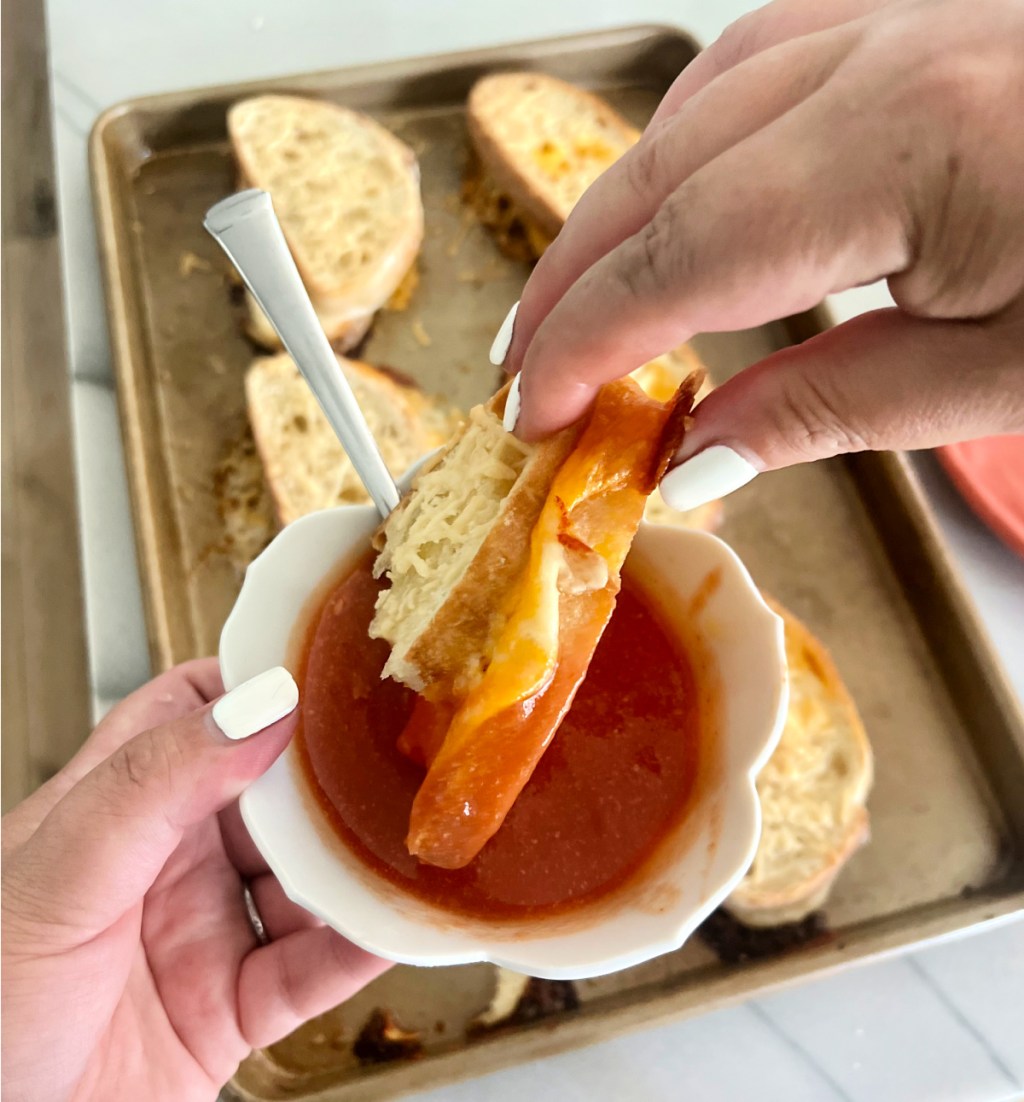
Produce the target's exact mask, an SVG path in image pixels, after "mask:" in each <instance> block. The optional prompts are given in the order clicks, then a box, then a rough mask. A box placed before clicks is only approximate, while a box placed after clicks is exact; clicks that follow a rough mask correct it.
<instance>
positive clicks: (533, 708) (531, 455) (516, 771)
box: [370, 378, 698, 868]
mask: <svg viewBox="0 0 1024 1102" xmlns="http://www.w3.org/2000/svg"><path fill="white" fill-rule="evenodd" d="M697 385H698V380H697V379H695V378H694V379H690V380H687V383H686V384H684V386H683V387H681V388H680V391H679V393H678V394H677V395H675V396H674V397H673V398H672V400H670V401H669V402H659V401H657V400H656V399H653V398H651V397H649V396H648V395H646V394H645V393H644V392H643V390H642V389H641V388H640V387H639V386H638V385H637V384H636V383H635V382H634V381H633V380H631V379H623V380H619V381H618V382H615V383H609V384H607V385H606V386H604V387H602V388H601V390H600V391H599V393H598V397H597V400H596V402H595V404H594V407H593V409H592V411H591V412H590V414H589V415H588V416H587V417H586V418H585V419H584V421H583V422H582V423H581V424H580V425H577V426H574V427H573V428H571V429H567V430H564V431H563V432H562V433H560V434H558V435H557V436H556V437H553V438H551V439H550V440H547V441H544V442H543V443H541V444H539V445H527V444H523V443H521V442H520V441H518V440H516V439H515V438H513V437H512V436H511V435H510V434H508V433H505V432H504V430H503V429H502V428H501V425H500V415H501V413H502V411H503V408H504V399H505V395H506V393H507V388H506V390H505V391H503V392H502V393H501V394H499V395H498V396H497V398H496V400H494V401H493V402H492V403H490V404H489V405H488V406H487V407H482V408H480V409H478V410H477V411H474V413H473V414H472V415H471V418H470V422H469V425H468V426H467V428H466V430H465V431H464V432H463V433H462V434H461V435H460V436H459V437H458V438H456V440H455V441H454V442H453V443H452V445H450V446H449V448H448V449H447V450H446V451H445V452H444V453H443V455H442V456H441V457H440V458H439V460H438V461H437V463H436V464H435V465H434V466H433V467H432V468H431V469H430V470H428V471H425V472H423V474H421V476H420V477H419V478H418V479H417V481H416V483H415V484H414V487H413V490H412V492H411V493H410V494H409V496H408V497H407V498H406V499H405V501H404V502H403V503H402V504H401V505H400V506H399V508H398V509H397V510H396V511H395V513H393V514H392V516H391V517H389V518H388V520H387V521H386V522H385V524H384V525H383V528H382V530H381V533H380V538H379V541H378V542H379V545H380V547H381V549H382V550H381V555H380V557H379V559H378V567H379V569H378V573H379V574H386V575H387V577H388V579H389V581H390V582H391V587H390V588H389V589H385V590H383V591H382V593H381V595H380V598H379V601H378V607H377V615H376V616H375V618H374V621H373V623H372V624H371V627H370V634H371V635H373V636H376V637H381V638H385V639H387V640H388V641H389V642H390V643H391V644H392V648H393V655H394V653H395V652H397V654H398V660H397V661H396V662H394V663H391V664H389V665H390V668H389V669H386V672H387V673H390V675H391V676H397V677H398V678H399V679H402V680H405V683H406V684H412V685H413V686H414V687H417V688H418V689H419V691H420V693H421V697H420V705H419V706H418V707H417V708H416V709H415V710H414V712H413V717H412V720H411V721H410V729H407V731H406V733H404V734H403V736H402V741H401V743H400V745H402V746H403V749H406V751H407V752H409V753H411V754H412V756H415V757H416V758H418V760H420V761H421V762H423V763H424V764H426V765H427V767H428V768H427V775H426V777H425V778H424V781H423V783H422V785H421V787H420V790H419V792H418V793H417V796H416V799H415V801H414V803H413V808H412V813H411V817H410V825H409V836H408V839H407V844H408V847H409V850H410V852H411V853H413V854H415V855H416V856H418V857H420V858H421V859H422V860H424V861H427V862H428V863H430V864H434V865H439V866H441V867H444V868H459V867H461V866H463V865H465V864H467V863H468V862H469V861H470V860H472V858H473V857H474V856H475V855H476V854H477V853H478V852H479V851H480V849H481V848H482V847H483V845H484V844H485V843H486V842H487V840H488V839H489V838H490V837H492V836H493V834H494V833H495V832H496V831H497V830H498V828H499V827H500V826H501V823H502V822H503V821H504V818H505V815H506V814H507V813H508V811H509V809H510V808H511V806H512V804H513V802H514V801H515V799H516V797H517V796H518V794H519V792H520V791H521V790H522V788H523V786H524V785H525V784H526V782H527V780H528V779H529V777H530V775H531V774H532V772H533V769H534V768H535V766H536V764H537V762H538V761H539V760H540V757H541V755H542V754H543V753H544V750H545V749H546V747H547V746H548V745H549V743H550V741H551V738H552V737H553V735H554V733H555V731H556V729H557V727H558V724H559V723H560V722H561V719H562V717H563V716H564V714H565V712H566V711H567V710H568V708H569V706H570V704H571V702H572V699H573V696H574V694H575V692H576V689H577V687H578V686H579V684H580V683H581V682H582V680H583V677H584V676H585V674H586V670H587V667H588V665H589V663H590V659H591V657H592V655H593V652H594V649H595V648H596V646H597V643H598V641H599V640H600V637H601V634H602V632H603V630H604V627H605V625H606V624H607V622H608V619H609V618H610V616H611V614H612V611H613V609H614V607H615V597H616V594H617V593H618V590H619V585H620V570H621V567H622V563H623V561H624V560H625V557H626V554H627V552H628V550H629V546H630V544H631V542H632V539H633V536H634V535H635V533H636V529H637V527H638V526H639V523H640V520H641V518H642V515H643V508H644V504H645V502H646V500H647V496H648V495H649V494H650V492H651V490H652V489H653V488H654V486H655V485H656V484H657V481H658V479H659V478H660V476H661V473H662V472H663V471H664V468H665V465H666V464H667V462H668V459H669V457H670V456H671V455H672V453H673V452H674V451H675V449H676V447H677V446H678V444H679V441H680V440H681V438H682V432H683V427H684V424H685V418H686V417H687V415H688V413H689V410H690V408H691V406H692V402H693V397H694V394H695V392H696V389H697ZM479 498H484V499H485V500H483V501H481V500H478V499H479ZM454 533H459V534H461V535H464V536H465V537H466V538H465V540H461V539H459V538H458V537H457V536H455V535H454ZM450 594H451V595H454V599H452V600H451V601H450V599H449V595H450ZM467 610H468V611H467ZM424 655H428V656H429V661H425V660H424ZM410 656H413V660H412V661H410Z"/></svg>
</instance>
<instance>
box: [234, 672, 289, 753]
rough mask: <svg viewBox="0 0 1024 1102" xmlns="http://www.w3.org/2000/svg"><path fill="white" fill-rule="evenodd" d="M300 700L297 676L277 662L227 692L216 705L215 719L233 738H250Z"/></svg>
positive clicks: (282, 717) (281, 717)
mask: <svg viewBox="0 0 1024 1102" xmlns="http://www.w3.org/2000/svg"><path fill="white" fill-rule="evenodd" d="M298 702H299V688H298V686H297V685H296V684H295V679H294V678H293V677H292V675H291V674H290V673H289V672H288V671H287V670H286V669H285V668H284V666H274V667H273V668H272V669H269V670H266V671H265V672H264V673H259V674H257V675H256V676H255V677H252V678H250V679H249V680H248V681H243V682H242V684H241V685H239V686H238V688H237V689H232V690H231V692H229V693H225V694H224V695H223V696H222V697H221V698H220V700H218V701H217V703H216V704H214V706H213V722H214V723H216V724H217V726H218V727H219V728H220V729H221V730H222V731H223V732H224V734H225V735H227V737H228V738H230V739H243V738H248V737H249V736H250V735H255V734H256V733H257V732H258V731H262V730H264V729H265V728H267V727H269V726H270V725H271V724H272V723H276V722H277V721H278V720H279V719H284V717H285V716H286V715H289V714H290V713H291V712H293V711H294V710H295V705H296V704H298Z"/></svg>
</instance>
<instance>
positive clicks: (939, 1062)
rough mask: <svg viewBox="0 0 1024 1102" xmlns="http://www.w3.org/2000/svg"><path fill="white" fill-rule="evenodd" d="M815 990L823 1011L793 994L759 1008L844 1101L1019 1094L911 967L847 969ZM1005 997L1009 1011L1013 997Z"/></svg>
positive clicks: (934, 1100)
mask: <svg viewBox="0 0 1024 1102" xmlns="http://www.w3.org/2000/svg"><path fill="white" fill-rule="evenodd" d="M822 988H827V1012H826V1013H823V1010H824V1007H823V1006H822V1004H821V1001H820V1000H815V999H812V998H808V997H807V996H808V994H809V992H807V991H805V990H800V989H796V990H794V991H784V992H781V993H780V994H778V995H773V996H769V997H767V998H765V999H762V1000H760V1002H759V1004H758V1005H759V1006H760V1008H761V1009H762V1010H763V1012H764V1014H765V1015H766V1017H767V1018H768V1019H769V1020H770V1021H772V1022H773V1023H774V1024H775V1025H776V1026H777V1027H778V1029H779V1030H780V1032H781V1033H782V1035H783V1036H785V1037H787V1038H788V1039H790V1040H791V1041H792V1042H793V1043H794V1044H796V1045H797V1046H798V1047H799V1048H800V1050H801V1051H803V1052H805V1053H808V1054H813V1056H814V1058H815V1060H816V1062H817V1063H818V1065H819V1067H820V1068H821V1069H822V1070H823V1072H824V1073H825V1074H827V1075H828V1076H829V1078H830V1079H831V1080H832V1081H833V1082H834V1083H836V1084H838V1085H839V1086H840V1087H841V1089H842V1091H843V1097H845V1098H848V1099H850V1102H875V1100H876V1099H879V1098H893V1099H900V1100H901V1102H941V1100H947V1099H948V1100H953V1099H971V1098H977V1099H983V1098H1000V1097H1003V1096H1005V1095H1006V1094H1007V1093H1008V1092H1009V1091H1011V1090H1014V1089H1020V1083H1019V1081H1017V1079H1016V1077H1015V1076H1014V1075H1013V1073H1012V1072H1011V1071H1010V1070H1009V1069H1008V1068H1007V1067H1006V1065H1005V1064H1004V1063H1003V1061H1002V1060H1001V1059H1000V1058H999V1056H998V1055H997V1054H996V1053H995V1052H994V1051H993V1050H992V1049H991V1048H990V1046H989V1045H988V1044H987V1042H986V1041H985V1040H984V1039H983V1038H981V1037H979V1036H978V1035H977V1034H976V1033H975V1032H974V1031H973V1030H971V1029H970V1028H969V1027H968V1026H967V1025H966V1023H965V1022H964V1020H963V1019H962V1017H961V1016H960V1015H958V1014H957V1013H956V1012H955V1010H954V1009H952V1008H951V1006H950V1005H949V1004H947V1003H946V1002H945V1001H944V1000H942V999H940V998H937V997H936V993H935V991H934V990H933V989H932V986H931V985H930V984H929V983H927V982H925V980H924V979H923V978H922V976H921V974H920V973H919V971H918V969H917V968H916V967H915V966H914V965H913V964H912V963H911V962H910V961H908V960H891V961H886V962H884V963H881V964H877V965H874V966H873V967H870V968H864V969H862V968H857V969H853V970H851V971H848V972H845V973H843V974H841V975H837V976H833V977H831V978H830V979H828V980H827V981H825V983H823V984H822ZM822 988H819V989H818V991H819V993H820V994H824V991H822ZM1005 994H1007V995H1010V996H1011V1000H1010V1002H1011V1005H1012V992H1005ZM954 995H955V992H954ZM1004 1005H1005V1004H1004ZM1007 1009H1009V1007H1007Z"/></svg>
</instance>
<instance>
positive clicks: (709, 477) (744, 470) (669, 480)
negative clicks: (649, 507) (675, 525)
mask: <svg viewBox="0 0 1024 1102" xmlns="http://www.w3.org/2000/svg"><path fill="white" fill-rule="evenodd" d="M756 474H757V468H756V467H755V466H754V465H753V464H752V463H748V462H747V461H746V460H745V459H744V458H743V456H742V455H739V454H738V453H737V452H734V451H733V450H732V448H727V447H725V445H724V444H716V445H714V447H711V448H705V449H704V450H703V451H701V452H697V454H696V455H694V456H691V457H690V458H689V459H687V460H686V462H685V463H680V464H679V466H678V467H673V468H672V470H670V471H669V472H668V474H667V475H665V477H664V478H663V479H662V480H661V496H662V497H663V498H664V499H665V502H666V504H668V505H670V506H671V507H672V508H673V509H678V510H679V511H680V512H685V511H686V510H687V509H696V508H697V507H698V506H699V505H706V504H707V503H708V502H709V501H714V500H715V499H716V498H720V497H725V495H726V494H731V493H732V492H733V490H738V489H739V488H740V487H741V486H746V484H747V483H748V482H749V481H750V480H751V479H752V478H753V477H754V475H756Z"/></svg>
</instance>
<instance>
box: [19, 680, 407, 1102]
mask: <svg viewBox="0 0 1024 1102" xmlns="http://www.w3.org/2000/svg"><path fill="white" fill-rule="evenodd" d="M223 691H224V689H223V685H222V684H221V680H220V674H219V672H218V667H217V663H216V661H215V660H214V659H203V660H200V661H196V662H189V663H186V664H185V665H182V666H179V667H177V668H176V669H174V670H171V671H170V672H168V673H165V674H163V675H162V676H161V677H158V678H156V679H155V680H154V681H152V682H150V683H149V684H148V685H146V686H144V687H143V688H141V689H139V690H138V692H136V693H134V694H133V695H132V696H130V697H128V698H127V699H126V700H125V701H124V702H123V703H121V704H120V705H119V706H118V707H117V708H115V709H114V710H113V711H112V712H111V713H110V715H108V716H107V718H106V719H104V720H103V722H102V723H101V724H100V725H99V727H97V729H96V730H95V731H94V732H93V734H92V736H91V737H90V738H89V740H88V741H87V742H86V743H85V745H84V746H83V747H82V749H81V750H80V751H79V753H78V754H77V755H76V756H75V757H74V759H73V760H72V761H71V762H70V763H69V764H68V766H67V767H66V768H64V769H63V770H61V772H60V773H58V774H57V775H56V776H55V777H53V778H52V779H51V780H50V781H49V782H48V783H47V784H45V785H44V786H43V787H42V788H40V789H39V790H38V791H37V792H36V793H34V794H33V795H32V796H31V797H30V798H29V799H28V800H26V801H25V802H24V803H23V804H21V805H20V806H19V807H17V808H16V809H15V810H14V811H12V812H10V814H8V815H7V816H6V817H5V818H4V822H3V1020H4V1029H3V1084H4V1095H5V1097H10V1098H11V1099H12V1100H13V1099H18V1100H30V1099H40V1100H42V1099H45V1100H47V1102H51V1100H56V1099H65V1098H70V1097H74V1098H75V1099H97V1100H100V1099H102V1100H107V1099H111V1098H140V1099H141V1098H145V1099H148V1100H150V1102H160V1100H163V1099H167V1100H173V1102H191V1100H192V1099H214V1098H215V1097H216V1095H217V1093H218V1091H219V1089H220V1087H221V1086H222V1085H223V1084H224V1083H225V1082H226V1081H227V1080H228V1079H229V1078H230V1077H231V1075H232V1074H233V1072H234V1070H235V1068H236V1066H237V1065H238V1063H239V1061H240V1060H242V1059H243V1057H244V1056H245V1055H246V1054H247V1053H248V1052H249V1050H250V1049H251V1048H254V1047H257V1046H261V1045H266V1044H268V1043H270V1042H272V1041H276V1040H278V1039H279V1038H281V1037H283V1036H284V1035H285V1034H286V1033H288V1032H290V1031H291V1030H293V1029H295V1028H296V1026H298V1025H299V1024H300V1023H302V1022H303V1021H305V1020H306V1019H308V1018H310V1017H313V1016H314V1015H316V1014H318V1013H320V1012H321V1011H324V1010H326V1009H328V1008H329V1007H331V1006H334V1005H335V1004H337V1003H339V1002H341V1001H342V1000H343V999H345V998H347V997H348V996H349V995H351V994H353V993H354V992H355V991H357V990H358V989H359V988H361V987H362V986H363V985H364V984H366V983H368V982H369V981H370V980H371V979H373V978H374V977H375V976H376V975H378V974H379V973H381V972H382V971H384V969H385V968H387V964H386V962H384V961H382V960H379V959H377V958H376V957H373V956H371V955H370V954H369V953H365V952H363V951H362V950H361V949H358V948H356V947H355V946H354V945H352V944H351V943H349V942H348V941H346V940H345V939H344V938H343V937H341V935H340V934H338V933H336V932H334V931H333V930H330V929H328V928H327V927H325V926H323V925H322V924H321V923H320V922H319V921H318V920H317V919H315V918H313V916H311V915H309V914H307V913H306V912H305V911H303V910H302V909H301V908H299V907H297V906H296V905H295V904H293V903H291V902H290V901H289V900H288V899H287V898H286V897H285V894H284V892H283V891H282V889H281V886H280V884H279V883H278V882H277V880H276V879H275V878H274V876H273V875H272V874H271V872H270V871H269V869H268V868H267V865H266V863H265V862H264V861H263V860H262V858H261V857H260V855H259V853H258V852H257V851H256V849H255V847H254V846H253V844H252V842H251V841H250V839H249V837H248V835H247V833H246V831H245V828H244V826H243V825H242V821H241V818H240V816H239V812H238V804H237V798H238V795H239V793H240V792H241V791H242V790H243V789H244V788H245V786H246V785H247V784H249V783H250V782H251V781H253V780H255V779H256V778H257V777H258V776H260V775H261V774H262V773H263V772H265V771H266V770H267V769H268V768H269V767H270V765H271V763H272V762H273V761H274V760H275V758H277V756H278V755H279V754H280V753H281V751H282V750H283V749H284V748H285V746H286V745H287V743H288V740H289V738H290V737H291V735H292V732H293V730H294V727H295V703H296V700H297V694H296V691H295V686H294V682H292V680H291V678H290V677H289V676H288V674H287V673H286V672H285V671H284V670H276V671H269V672H268V673H267V674H263V675H261V677H260V678H254V679H253V681H252V682H248V683H247V684H246V685H244V686H240V687H239V688H238V689H236V690H234V692H232V693H229V694H227V696H224V697H222V698H221V700H220V701H219V702H218V704H217V706H216V710H215V706H214V705H213V704H212V703H211V702H212V701H214V700H215V699H216V698H217V697H219V696H220V695H221V694H222V693H223ZM245 885H248V886H249V888H250V891H251V892H252V896H253V898H254V900H255V903H256V906H257V908H258V911H259V914H260V916H261V917H262V921H263V925H264V928H265V935H266V939H268V943H267V944H265V945H264V944H261V939H259V938H258V937H257V934H256V933H255V932H254V928H253V924H252V923H251V921H250V919H249V917H248V912H247V908H246V903H245V899H244V894H243V891H244V886H245ZM8 1092H10V1093H9V1094H8Z"/></svg>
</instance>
